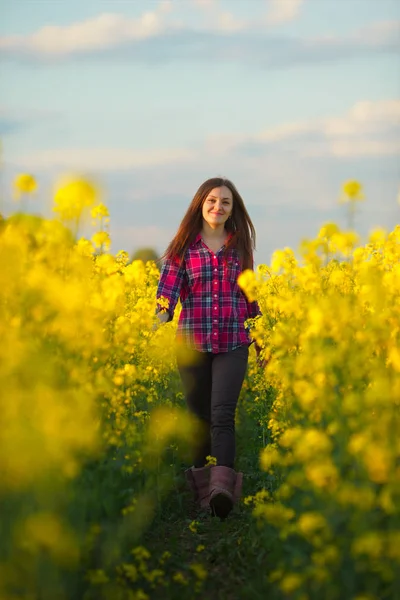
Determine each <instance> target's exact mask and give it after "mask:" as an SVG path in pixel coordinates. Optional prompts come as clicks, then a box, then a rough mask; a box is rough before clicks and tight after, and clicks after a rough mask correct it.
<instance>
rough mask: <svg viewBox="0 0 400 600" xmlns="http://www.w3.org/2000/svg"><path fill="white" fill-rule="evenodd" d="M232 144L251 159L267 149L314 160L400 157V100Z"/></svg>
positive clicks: (371, 104) (269, 131) (289, 125)
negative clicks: (283, 151)
mask: <svg viewBox="0 0 400 600" xmlns="http://www.w3.org/2000/svg"><path fill="white" fill-rule="evenodd" d="M231 144H233V146H234V147H236V151H239V152H240V151H242V152H243V153H244V154H248V155H250V156H254V155H257V154H258V155H261V154H264V153H265V152H267V151H268V149H275V150H277V149H280V150H285V149H286V150H290V152H294V151H297V153H298V154H299V155H300V156H304V157H311V158H313V157H321V156H335V157H338V158H346V157H363V156H396V155H400V100H381V101H376V102H371V101H361V102H357V103H356V104H355V105H354V106H353V107H352V108H350V109H349V110H348V111H347V113H345V114H344V115H341V116H331V117H325V118H320V119H312V120H308V121H298V122H293V123H284V124H282V125H278V126H276V127H273V128H269V129H267V130H265V131H262V132H261V133H259V134H257V135H253V136H248V137H247V139H243V140H241V141H240V140H239V138H238V139H237V140H236V141H235V139H234V138H233V139H232V140H231Z"/></svg>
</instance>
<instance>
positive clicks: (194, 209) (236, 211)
mask: <svg viewBox="0 0 400 600" xmlns="http://www.w3.org/2000/svg"><path fill="white" fill-rule="evenodd" d="M223 185H225V186H226V187H227V188H229V189H230V190H231V192H232V197H233V207H232V214H231V217H230V218H229V219H228V220H227V221H226V223H225V229H226V231H227V232H228V233H232V237H231V239H230V240H229V242H228V243H227V245H226V248H225V252H227V250H228V249H229V248H236V249H237V251H238V254H239V258H240V262H241V266H242V269H252V268H253V250H254V249H255V245H256V232H255V229H254V225H253V223H252V222H251V219H250V216H249V213H248V212H247V210H246V207H245V205H244V202H243V198H242V197H241V195H240V194H239V192H238V190H237V189H236V187H235V185H234V184H233V183H232V181H230V180H229V179H225V178H223V177H212V178H211V179H207V181H205V182H204V183H202V184H201V186H200V187H199V189H198V190H197V192H196V193H195V195H194V197H193V200H192V202H191V203H190V205H189V208H188V209H187V211H186V214H185V216H184V217H183V219H182V222H181V224H180V225H179V229H178V231H177V233H176V234H175V237H174V238H173V240H172V241H171V242H170V244H169V246H168V248H167V250H166V251H165V253H164V254H163V256H162V259H169V260H177V259H178V260H179V261H180V263H181V264H182V262H183V260H184V257H185V253H186V250H187V249H188V247H189V246H190V244H191V243H192V242H193V241H194V240H195V239H196V236H197V234H198V233H199V232H200V231H201V229H202V226H203V214H202V207H203V203H204V201H205V199H206V198H207V196H208V194H209V193H210V192H211V190H213V189H214V188H217V187H222V186H223Z"/></svg>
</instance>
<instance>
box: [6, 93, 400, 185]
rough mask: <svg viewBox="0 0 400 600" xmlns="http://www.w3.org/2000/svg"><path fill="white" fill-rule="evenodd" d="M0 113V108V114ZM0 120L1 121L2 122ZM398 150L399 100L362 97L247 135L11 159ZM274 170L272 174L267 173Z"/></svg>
mask: <svg viewBox="0 0 400 600" xmlns="http://www.w3.org/2000/svg"><path fill="white" fill-rule="evenodd" d="M0 114H1V113H0ZM0 122H1V121H0ZM399 154H400V100H390V99H389V100H381V101H375V102H372V101H368V100H365V101H360V102H357V103H356V104H354V105H353V106H352V107H351V108H349V109H348V111H347V112H346V113H344V114H342V115H334V116H328V117H324V118H318V119H311V120H305V121H295V122H292V123H283V124H280V125H277V126H275V127H271V128H268V129H265V130H261V131H259V132H254V133H253V134H251V135H241V134H240V135H219V134H214V135H210V136H208V137H206V138H204V139H203V140H200V141H198V142H197V143H196V144H195V145H194V146H192V147H181V148H179V147H178V148H170V149H164V148H154V149H150V150H140V149H134V148H132V149H130V148H96V147H95V148H79V147H76V148H52V149H48V150H44V151H35V152H33V153H31V154H26V155H21V156H17V157H15V158H14V159H13V162H14V163H15V164H17V165H19V166H20V168H24V169H29V170H33V171H35V170H41V169H44V170H50V169H53V170H54V169H58V170H64V171H71V170H73V171H102V172H115V171H127V170H131V169H136V170H149V169H150V170H151V169H152V170H154V169H155V168H157V169H162V168H164V167H165V168H168V166H171V165H179V166H182V167H185V168H186V167H187V166H188V165H193V164H195V163H199V164H202V165H207V168H209V169H212V168H213V165H214V164H215V165H221V166H223V165H224V164H226V157H227V156H235V157H236V158H238V157H239V158H240V160H242V161H243V160H244V161H246V160H247V161H249V162H250V163H251V164H252V165H258V163H260V168H263V167H262V162H263V161H264V160H265V158H266V157H268V161H269V164H274V160H273V159H274V155H279V156H280V157H285V156H286V157H288V156H290V157H292V158H293V157H296V158H297V159H306V160H307V159H321V158H322V157H324V156H325V157H327V156H330V157H335V158H337V159H341V160H346V159H349V158H363V157H383V156H388V157H389V156H398V155H399ZM271 175H272V173H271Z"/></svg>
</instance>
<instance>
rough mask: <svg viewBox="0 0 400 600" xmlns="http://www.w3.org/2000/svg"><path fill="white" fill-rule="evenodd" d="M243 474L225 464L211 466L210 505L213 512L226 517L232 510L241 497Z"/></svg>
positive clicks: (223, 517)
mask: <svg viewBox="0 0 400 600" xmlns="http://www.w3.org/2000/svg"><path fill="white" fill-rule="evenodd" d="M242 479H243V474H242V473H240V474H237V473H236V471H234V469H230V468H229V467H223V466H218V465H217V466H215V467H212V468H211V473H210V507H211V510H212V513H213V514H214V515H215V516H217V517H220V518H221V519H225V518H226V517H227V516H228V514H229V513H230V512H231V510H232V508H233V505H234V503H235V502H236V501H237V500H238V499H239V497H240V493H241V487H242Z"/></svg>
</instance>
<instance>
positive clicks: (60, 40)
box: [0, 0, 305, 58]
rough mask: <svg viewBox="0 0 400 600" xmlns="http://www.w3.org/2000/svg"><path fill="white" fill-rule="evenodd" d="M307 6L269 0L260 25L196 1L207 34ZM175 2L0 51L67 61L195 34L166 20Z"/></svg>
mask: <svg viewBox="0 0 400 600" xmlns="http://www.w3.org/2000/svg"><path fill="white" fill-rule="evenodd" d="M304 1H305V0H269V2H268V3H269V12H268V13H267V15H266V17H263V18H261V19H257V20H254V19H239V18H237V17H236V16H235V15H234V13H233V12H230V11H222V10H221V9H220V8H219V5H218V3H217V2H215V1H213V0H195V1H194V2H193V7H194V8H201V9H206V10H205V14H206V21H205V23H204V24H203V25H201V24H198V25H197V27H196V28H195V29H196V30H197V31H201V32H204V33H212V32H221V33H224V34H227V33H236V32H238V31H247V32H251V31H253V30H259V29H260V28H261V29H263V28H264V26H265V25H266V24H267V25H270V24H277V23H282V22H285V21H289V20H292V19H294V18H295V17H297V15H298V14H299V9H300V7H301V5H302V4H303V2H304ZM176 7H177V5H176V4H174V3H173V2H172V0H163V1H161V2H159V3H158V5H157V6H156V8H155V9H154V10H152V11H147V12H145V13H143V14H142V15H141V16H140V17H137V18H132V17H126V16H124V15H123V14H115V13H102V14H100V15H98V16H96V17H92V18H90V19H86V20H85V21H81V22H77V23H73V24H70V25H62V26H61V25H47V26H45V27H42V28H41V29H39V30H38V31H36V32H34V33H32V34H30V35H26V36H23V35H8V36H3V37H0V51H3V52H4V53H11V54H13V53H16V54H19V55H25V56H28V57H31V55H33V56H36V57H42V58H51V57H52V58H56V57H67V56H70V55H74V54H82V53H89V52H98V51H105V50H112V49H114V48H117V47H121V46H123V45H126V44H128V43H131V44H134V43H139V42H141V41H144V40H147V39H151V38H156V37H157V36H161V35H162V34H164V33H166V32H168V31H174V32H176V33H177V32H185V31H186V32H187V31H190V30H192V28H191V27H190V26H189V25H188V24H185V23H184V22H182V21H181V20H177V19H170V18H169V17H168V15H169V14H170V13H173V11H174V10H176Z"/></svg>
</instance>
